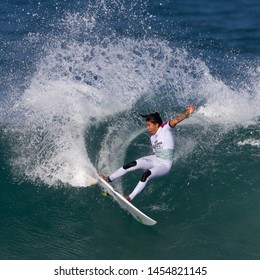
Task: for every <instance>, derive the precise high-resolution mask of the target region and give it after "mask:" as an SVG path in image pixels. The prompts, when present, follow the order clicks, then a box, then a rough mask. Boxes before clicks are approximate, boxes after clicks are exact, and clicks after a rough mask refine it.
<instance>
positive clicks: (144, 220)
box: [97, 176, 157, 226]
mask: <svg viewBox="0 0 260 280" xmlns="http://www.w3.org/2000/svg"><path fill="white" fill-rule="evenodd" d="M97 180H98V184H99V185H100V186H101V188H102V189H103V191H104V192H106V193H108V194H109V195H111V197H112V198H113V199H114V200H115V201H116V202H117V203H118V204H119V205H120V206H121V207H122V208H123V209H124V210H125V211H127V212H128V213H130V214H131V215H132V216H133V217H134V218H135V219H136V220H137V221H138V222H139V223H141V224H144V225H147V226H153V225H155V224H156V223H157V222H156V221H155V220H153V219H151V218H150V217H148V216H147V215H145V214H144V213H143V212H142V211H140V210H139V209H138V208H136V207H135V206H134V205H133V204H132V203H131V202H129V201H128V200H126V199H125V198H124V197H123V196H122V195H121V194H120V193H118V192H116V191H115V190H114V188H113V187H112V186H110V185H109V184H108V183H107V182H106V181H105V180H104V179H103V178H101V177H99V176H98V178H97Z"/></svg>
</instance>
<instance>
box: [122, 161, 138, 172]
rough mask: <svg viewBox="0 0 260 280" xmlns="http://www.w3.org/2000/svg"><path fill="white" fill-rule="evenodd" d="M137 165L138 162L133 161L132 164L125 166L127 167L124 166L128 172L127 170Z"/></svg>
mask: <svg viewBox="0 0 260 280" xmlns="http://www.w3.org/2000/svg"><path fill="white" fill-rule="evenodd" d="M136 165H137V162H136V160H135V161H131V162H129V163H127V164H125V165H124V166H123V168H124V169H125V170H126V169H128V168H131V167H134V166H136Z"/></svg>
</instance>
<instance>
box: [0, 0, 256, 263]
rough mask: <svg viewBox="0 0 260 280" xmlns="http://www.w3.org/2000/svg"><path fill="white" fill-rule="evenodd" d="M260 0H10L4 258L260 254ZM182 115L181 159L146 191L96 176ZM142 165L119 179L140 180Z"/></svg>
mask: <svg viewBox="0 0 260 280" xmlns="http://www.w3.org/2000/svg"><path fill="white" fill-rule="evenodd" d="M259 11H260V10H259V3H258V2H257V1H253V0H251V1H247V2H245V1H242V0H239V1H229V3H226V2H225V1H220V2H217V3H216V2H215V1H209V2H207V3H204V2H203V3H202V2H201V1H186V2H185V3H183V2H182V1H159V2H158V1H144V2H143V1H142V3H140V1H120V3H119V2H118V1H112V2H111V1H87V3H86V1H77V3H76V2H75V3H74V2H71V1H55V2H53V1H44V3H43V2H40V1H37V2H33V1H22V2H21V1H6V2H4V3H2V4H0V20H1V25H0V26H1V27H0V38H1V40H0V49H1V52H0V73H1V90H0V160H1V168H0V182H1V184H0V192H1V195H0V215H1V219H0V240H1V242H0V258H1V259H98V260H99V259H106V260H110V259H221V260H222V259H259V257H260V252H259V248H260V235H259V232H260V224H259V216H260V204H259V199H260V189H259V187H260V176H259V168H260V161H259V159H260V158H259V156H260V123H259V116H260V95H259V82H260V65H259V43H260V42H259V38H260V29H259V26H260V22H259V18H260V17H259ZM189 103H193V104H194V105H195V106H196V112H195V113H194V114H193V115H192V117H190V118H189V119H188V120H185V121H184V122H182V123H181V124H180V125H179V126H178V127H177V128H176V129H175V130H174V132H173V133H174V135H175V140H176V150H175V154H174V167H173V169H172V170H171V172H170V174H169V175H167V176H165V177H162V178H159V179H156V180H154V181H151V182H150V183H149V185H148V186H147V187H146V189H145V190H144V191H143V192H142V193H141V194H140V195H138V196H137V197H136V199H135V200H134V202H133V203H134V205H136V206H137V207H138V208H139V209H141V210H142V211H144V212H145V213H146V214H148V215H149V216H151V217H152V218H154V219H155V220H157V221H158V224H157V225H156V226H154V227H146V226H143V225H141V224H139V223H137V222H136V221H135V220H134V219H133V218H132V217H131V216H130V215H128V214H127V213H126V212H124V211H123V210H122V209H121V208H119V206H118V205H117V204H116V203H114V202H113V201H112V200H111V199H110V198H105V197H103V196H101V193H100V189H99V188H98V187H97V186H96V185H92V183H93V180H92V177H93V176H94V174H95V173H96V172H102V173H105V174H109V173H111V172H113V171H114V170H115V169H117V168H118V167H120V166H121V165H122V164H123V163H125V162H128V161H131V160H134V159H136V158H138V157H141V156H143V155H147V154H149V153H150V152H151V149H150V142H149V135H148V134H147V132H146V131H145V126H144V123H143V120H142V119H141V118H140V117H139V115H138V113H139V112H141V113H147V112H150V111H159V112H161V115H162V116H163V118H164V120H167V119H170V118H172V117H174V116H176V115H177V114H180V113H181V112H183V110H184V108H185V107H186V106H187V104H189ZM140 176H141V173H139V172H136V173H132V174H129V175H127V176H125V177H124V178H123V179H122V180H119V181H118V182H116V183H115V184H114V187H115V188H117V189H118V190H119V191H122V190H124V192H125V193H130V192H131V190H132V189H133V188H134V186H135V184H136V182H137V181H138V180H139V178H140Z"/></svg>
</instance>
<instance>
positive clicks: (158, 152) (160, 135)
mask: <svg viewBox="0 0 260 280" xmlns="http://www.w3.org/2000/svg"><path fill="white" fill-rule="evenodd" d="M150 139H151V144H152V147H153V152H154V154H155V156H156V157H158V158H161V159H164V160H169V161H172V160H173V151H174V138H173V135H172V127H171V126H170V124H169V122H165V123H163V124H162V125H161V126H160V127H159V129H158V130H157V132H156V134H154V135H152V136H151V138H150Z"/></svg>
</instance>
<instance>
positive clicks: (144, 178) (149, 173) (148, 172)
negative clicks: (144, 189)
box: [141, 170, 152, 182]
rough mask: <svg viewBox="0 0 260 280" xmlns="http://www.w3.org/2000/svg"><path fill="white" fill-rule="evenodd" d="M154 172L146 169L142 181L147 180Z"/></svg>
mask: <svg viewBox="0 0 260 280" xmlns="http://www.w3.org/2000/svg"><path fill="white" fill-rule="evenodd" d="M151 174H152V172H151V171H150V170H146V171H145V172H144V174H143V176H142V177H141V182H146V180H147V178H148V177H149V176H150V175H151Z"/></svg>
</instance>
